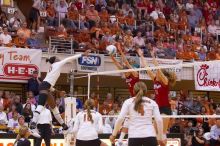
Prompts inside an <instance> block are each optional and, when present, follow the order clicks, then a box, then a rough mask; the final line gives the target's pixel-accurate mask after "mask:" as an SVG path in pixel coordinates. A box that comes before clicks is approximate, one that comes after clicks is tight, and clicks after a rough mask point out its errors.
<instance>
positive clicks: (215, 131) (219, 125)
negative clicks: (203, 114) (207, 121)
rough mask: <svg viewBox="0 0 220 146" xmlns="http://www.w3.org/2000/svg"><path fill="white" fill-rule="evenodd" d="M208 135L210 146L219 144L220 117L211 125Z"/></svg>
mask: <svg viewBox="0 0 220 146" xmlns="http://www.w3.org/2000/svg"><path fill="white" fill-rule="evenodd" d="M210 136H211V139H210V146H217V144H220V138H219V136H220V119H217V120H216V124H215V125H213V126H212V127H211V131H210Z"/></svg>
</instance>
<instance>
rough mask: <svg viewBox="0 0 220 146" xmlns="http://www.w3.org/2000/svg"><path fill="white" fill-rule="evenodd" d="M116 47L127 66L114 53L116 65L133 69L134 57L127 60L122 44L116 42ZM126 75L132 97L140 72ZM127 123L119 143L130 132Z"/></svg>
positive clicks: (120, 142)
mask: <svg viewBox="0 0 220 146" xmlns="http://www.w3.org/2000/svg"><path fill="white" fill-rule="evenodd" d="M116 47H117V50H118V51H119V53H120V54H121V57H122V61H123V63H124V64H125V66H124V65H123V63H119V62H118V61H117V60H116V59H115V57H114V56H113V55H111V58H112V61H113V63H114V64H115V65H116V67H117V68H118V69H119V70H121V69H133V66H132V64H134V61H133V60H132V59H130V60H129V61H128V60H127V58H126V56H125V54H124V53H123V51H122V48H121V46H120V45H117V44H116ZM124 75H125V78H126V79H125V81H126V84H127V85H128V89H129V92H130V95H131V97H134V96H135V94H134V85H135V83H137V82H138V81H139V74H138V72H137V71H133V72H126V73H124ZM125 123H126V122H125ZM125 125H126V124H125ZM125 125H123V127H122V129H121V135H120V137H119V140H118V142H119V144H122V140H123V139H124V137H125V135H126V133H128V128H127V126H125Z"/></svg>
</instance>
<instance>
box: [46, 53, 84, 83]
mask: <svg viewBox="0 0 220 146" xmlns="http://www.w3.org/2000/svg"><path fill="white" fill-rule="evenodd" d="M81 56H82V54H77V55H74V56H71V57H68V58H65V59H63V60H61V61H59V62H56V63H53V64H52V65H51V69H50V70H49V71H48V72H47V75H46V77H45V79H44V81H46V82H48V83H50V85H51V86H52V87H53V86H54V85H55V84H56V82H57V80H58V78H59V76H60V72H61V71H62V67H63V65H65V64H66V63H67V62H70V61H72V60H75V59H78V58H79V57H81Z"/></svg>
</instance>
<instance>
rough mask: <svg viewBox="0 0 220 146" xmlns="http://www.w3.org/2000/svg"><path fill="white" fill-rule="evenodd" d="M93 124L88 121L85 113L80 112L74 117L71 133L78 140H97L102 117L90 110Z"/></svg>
mask: <svg viewBox="0 0 220 146" xmlns="http://www.w3.org/2000/svg"><path fill="white" fill-rule="evenodd" d="M91 115H92V119H93V123H92V122H91V121H88V114H87V111H86V110H85V111H81V112H79V113H78V114H77V115H76V119H75V123H74V127H73V133H74V134H75V135H76V139H78V140H86V141H87V140H94V139H98V134H99V133H102V131H103V122H102V115H101V114H100V113H98V112H96V111H94V110H91Z"/></svg>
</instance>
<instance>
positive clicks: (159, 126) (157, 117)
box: [153, 103, 163, 140]
mask: <svg viewBox="0 0 220 146" xmlns="http://www.w3.org/2000/svg"><path fill="white" fill-rule="evenodd" d="M153 115H154V118H155V120H156V124H157V131H158V140H163V119H162V117H161V115H160V111H159V107H158V105H157V104H156V103H155V105H154V108H153Z"/></svg>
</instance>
